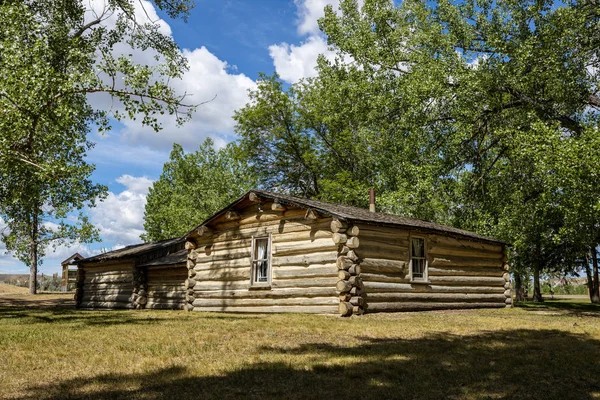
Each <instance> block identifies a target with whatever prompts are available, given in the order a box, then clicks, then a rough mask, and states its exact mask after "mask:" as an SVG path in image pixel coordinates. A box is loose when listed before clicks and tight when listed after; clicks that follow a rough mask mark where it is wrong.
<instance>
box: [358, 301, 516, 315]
mask: <svg viewBox="0 0 600 400" xmlns="http://www.w3.org/2000/svg"><path fill="white" fill-rule="evenodd" d="M368 305H369V306H368V308H367V310H366V311H367V312H368V313H375V312H391V311H427V310H449V309H469V308H501V307H504V304H503V303H416V302H415V303H368Z"/></svg>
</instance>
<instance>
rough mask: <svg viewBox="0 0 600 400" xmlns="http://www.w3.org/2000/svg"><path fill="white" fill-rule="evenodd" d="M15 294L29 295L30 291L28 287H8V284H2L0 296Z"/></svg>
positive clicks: (0, 284)
mask: <svg viewBox="0 0 600 400" xmlns="http://www.w3.org/2000/svg"><path fill="white" fill-rule="evenodd" d="M15 293H29V289H28V288H26V287H21V286H15V285H7V284H6V283H0V295H2V294H15Z"/></svg>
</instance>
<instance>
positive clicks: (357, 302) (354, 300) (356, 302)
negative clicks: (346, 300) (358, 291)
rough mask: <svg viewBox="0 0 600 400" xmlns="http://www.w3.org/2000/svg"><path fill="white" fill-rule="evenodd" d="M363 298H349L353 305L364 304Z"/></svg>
mask: <svg viewBox="0 0 600 400" xmlns="http://www.w3.org/2000/svg"><path fill="white" fill-rule="evenodd" d="M365 303H366V302H365V299H364V298H363V297H361V296H354V297H352V298H350V304H352V305H353V306H360V307H362V306H364V305H365Z"/></svg>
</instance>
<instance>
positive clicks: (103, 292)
mask: <svg viewBox="0 0 600 400" xmlns="http://www.w3.org/2000/svg"><path fill="white" fill-rule="evenodd" d="M83 293H90V294H91V293H93V294H94V295H96V296H104V295H117V294H126V295H128V296H130V295H131V294H132V293H133V288H125V289H102V290H94V289H90V288H89V287H87V288H86V287H84V288H83Z"/></svg>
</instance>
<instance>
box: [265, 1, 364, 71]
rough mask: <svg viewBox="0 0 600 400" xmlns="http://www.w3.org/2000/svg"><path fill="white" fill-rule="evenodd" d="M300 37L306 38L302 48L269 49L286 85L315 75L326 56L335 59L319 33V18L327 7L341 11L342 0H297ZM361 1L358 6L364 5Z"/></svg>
mask: <svg viewBox="0 0 600 400" xmlns="http://www.w3.org/2000/svg"><path fill="white" fill-rule="evenodd" d="M295 3H296V8H297V10H298V11H297V12H298V34H299V35H301V36H307V38H306V39H305V40H304V41H303V42H302V43H300V44H299V45H294V44H291V45H290V44H288V43H279V44H274V45H271V46H269V54H270V56H271V58H272V59H273V65H274V66H275V70H276V71H277V73H278V74H279V76H281V79H283V80H284V81H286V82H289V83H294V82H297V81H298V80H300V79H302V78H309V77H313V76H316V74H317V72H316V70H315V68H316V66H317V58H318V56H319V54H323V55H324V56H325V57H326V58H327V59H329V60H333V59H334V57H335V52H333V51H331V50H329V48H328V46H327V39H326V38H325V35H324V34H323V33H322V32H321V31H320V30H319V23H318V20H319V18H321V17H323V16H324V15H325V12H324V9H325V6H327V5H331V6H332V7H333V9H334V10H336V11H339V0H296V1H295ZM361 3H362V1H361V2H359V4H361Z"/></svg>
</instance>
